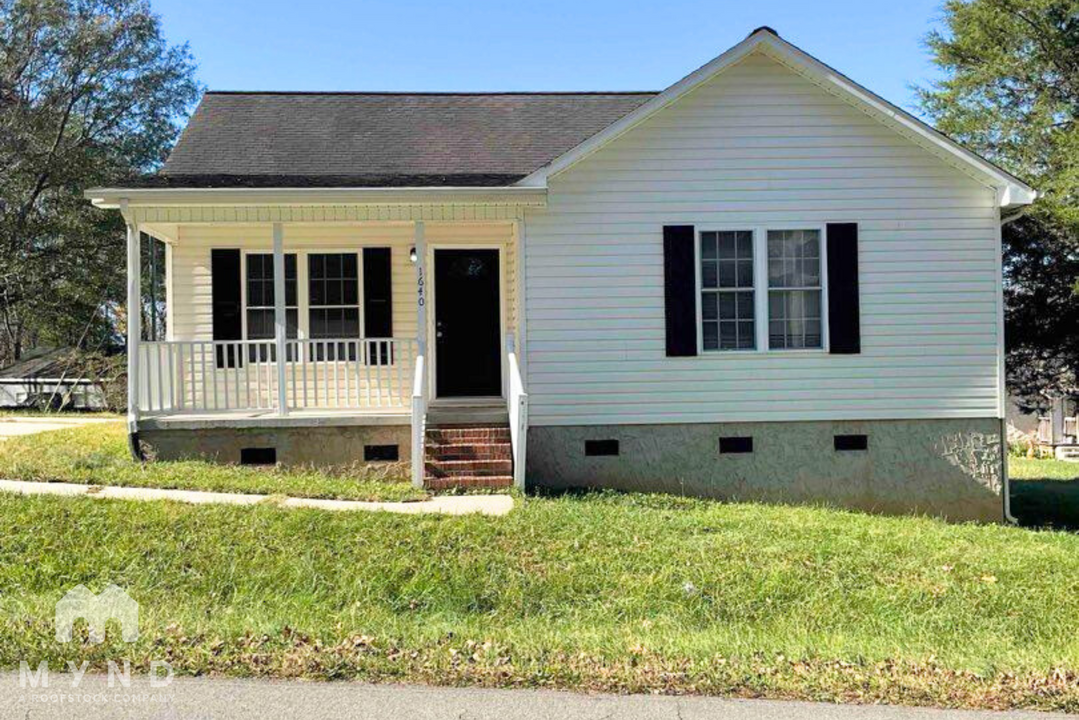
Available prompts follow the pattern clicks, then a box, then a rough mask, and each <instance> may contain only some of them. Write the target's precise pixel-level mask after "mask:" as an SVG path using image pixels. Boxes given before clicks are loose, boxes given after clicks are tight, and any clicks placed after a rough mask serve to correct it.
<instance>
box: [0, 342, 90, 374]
mask: <svg viewBox="0 0 1079 720" xmlns="http://www.w3.org/2000/svg"><path fill="white" fill-rule="evenodd" d="M72 352H74V351H73V350H71V349H70V348H33V349H32V350H28V351H27V352H26V353H25V354H24V355H23V356H22V358H21V359H19V360H18V361H16V362H14V363H12V364H11V365H8V366H7V367H5V368H0V382H14V381H20V380H22V381H28V380H38V381H42V380H56V379H57V378H61V377H63V376H64V374H65V373H70V372H71V369H72V368H71V362H70V359H71V353H72ZM71 379H72V380H75V379H77V376H76V377H72V378H71Z"/></svg>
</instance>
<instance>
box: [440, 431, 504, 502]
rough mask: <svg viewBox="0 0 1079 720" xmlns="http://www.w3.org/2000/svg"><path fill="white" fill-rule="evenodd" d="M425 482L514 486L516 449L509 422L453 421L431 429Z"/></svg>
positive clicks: (442, 486)
mask: <svg viewBox="0 0 1079 720" xmlns="http://www.w3.org/2000/svg"><path fill="white" fill-rule="evenodd" d="M426 441H427V442H426V452H425V457H424V486H425V487H427V488H430V489H431V490H446V489H450V488H502V487H512V486H513V450H512V447H511V445H510V429H509V428H508V427H506V426H505V425H453V426H443V427H434V428H428V429H427V436H426Z"/></svg>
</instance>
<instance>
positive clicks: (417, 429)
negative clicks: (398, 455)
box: [412, 355, 427, 488]
mask: <svg viewBox="0 0 1079 720" xmlns="http://www.w3.org/2000/svg"><path fill="white" fill-rule="evenodd" d="M426 420H427V373H426V372H424V369H423V355H417V356H416V369H415V370H414V371H413V374H412V486H413V487H417V488H420V487H423V475H424V472H423V471H424V460H425V459H426V458H425V448H424V435H425V433H426V430H427V428H426V427H425V425H426Z"/></svg>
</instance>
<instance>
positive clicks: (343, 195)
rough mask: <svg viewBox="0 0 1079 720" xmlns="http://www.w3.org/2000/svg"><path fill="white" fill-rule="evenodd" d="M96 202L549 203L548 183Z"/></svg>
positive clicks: (113, 192)
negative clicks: (544, 185)
mask: <svg viewBox="0 0 1079 720" xmlns="http://www.w3.org/2000/svg"><path fill="white" fill-rule="evenodd" d="M83 196H84V197H86V198H87V199H88V200H90V202H91V203H93V205H95V206H96V207H99V208H104V209H116V208H119V207H120V205H121V200H123V199H126V200H127V202H128V205H129V206H132V207H135V206H140V205H146V206H155V207H161V206H165V205H172V206H193V205H202V206H207V205H323V204H325V205H417V204H451V205H452V204H458V205H525V206H532V207H543V206H545V205H546V204H547V188H546V187H520V186H498V187H392V188H390V187H375V188H369V187H362V188H357V187H349V188H122V187H119V188H117V187H112V188H90V189H89V190H87V191H85V192H84V193H83Z"/></svg>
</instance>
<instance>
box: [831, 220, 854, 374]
mask: <svg viewBox="0 0 1079 720" xmlns="http://www.w3.org/2000/svg"><path fill="white" fill-rule="evenodd" d="M828 333H829V346H830V351H831V352H832V353H834V354H837V355H854V354H857V353H860V352H861V351H862V330H861V313H860V311H859V308H858V224H857V223H829V225H828Z"/></svg>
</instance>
